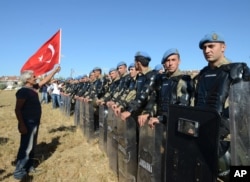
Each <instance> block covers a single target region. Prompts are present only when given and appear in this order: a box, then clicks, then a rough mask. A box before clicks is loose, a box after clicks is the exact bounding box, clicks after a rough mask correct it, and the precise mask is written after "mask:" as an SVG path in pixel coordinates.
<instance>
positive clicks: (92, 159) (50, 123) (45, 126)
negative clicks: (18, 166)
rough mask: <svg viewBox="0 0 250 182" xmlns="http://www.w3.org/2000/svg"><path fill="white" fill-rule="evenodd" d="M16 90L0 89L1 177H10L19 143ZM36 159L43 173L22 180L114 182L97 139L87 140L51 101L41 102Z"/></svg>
mask: <svg viewBox="0 0 250 182" xmlns="http://www.w3.org/2000/svg"><path fill="white" fill-rule="evenodd" d="M15 92H16V91H0V181H6V182H8V181H17V180H15V179H14V178H13V175H12V173H13V171H14V169H15V167H14V166H12V165H11V163H12V161H14V160H15V157H16V154H17V150H18V147H19V137H20V136H19V133H18V130H17V120H16V117H15V114H14V107H15ZM42 108H43V115H42V119H41V125H40V129H39V135H38V146H37V151H36V160H37V163H38V168H41V170H42V173H41V174H39V175H35V176H30V177H27V178H26V179H25V180H23V181H35V182H71V181H74V182H88V181H91V182H99V181H100V182H116V181H118V180H117V177H116V176H115V175H114V173H113V172H112V171H111V170H110V168H109V162H108V158H107V156H106V154H105V153H104V152H103V151H101V150H100V149H99V146H98V141H95V142H91V143H88V142H87V141H86V139H85V138H84V136H83V134H82V132H81V130H80V129H79V128H76V127H75V126H74V121H73V117H72V116H71V117H66V116H64V115H63V114H62V113H61V111H60V110H58V109H54V110H53V109H52V105H51V104H43V105H42Z"/></svg>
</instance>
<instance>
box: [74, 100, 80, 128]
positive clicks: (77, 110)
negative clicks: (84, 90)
mask: <svg viewBox="0 0 250 182" xmlns="http://www.w3.org/2000/svg"><path fill="white" fill-rule="evenodd" d="M74 124H75V126H79V124H80V100H79V99H75V109H74Z"/></svg>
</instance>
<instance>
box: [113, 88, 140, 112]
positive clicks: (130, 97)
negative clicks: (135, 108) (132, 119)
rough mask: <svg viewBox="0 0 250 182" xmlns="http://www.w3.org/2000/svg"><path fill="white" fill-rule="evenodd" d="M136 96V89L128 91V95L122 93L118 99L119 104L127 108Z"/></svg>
mask: <svg viewBox="0 0 250 182" xmlns="http://www.w3.org/2000/svg"><path fill="white" fill-rule="evenodd" d="M135 97H136V90H131V91H130V92H128V93H127V94H126V95H125V94H124V95H122V96H121V98H120V99H119V100H118V101H117V102H118V104H119V105H120V106H121V107H122V108H127V107H128V104H129V103H130V102H131V101H132V100H134V99H135Z"/></svg>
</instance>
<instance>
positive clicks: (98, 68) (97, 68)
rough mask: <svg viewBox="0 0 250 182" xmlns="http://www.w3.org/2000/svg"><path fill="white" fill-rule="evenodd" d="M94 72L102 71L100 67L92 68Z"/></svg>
mask: <svg viewBox="0 0 250 182" xmlns="http://www.w3.org/2000/svg"><path fill="white" fill-rule="evenodd" d="M95 70H102V69H101V68H100V67H94V69H93V71H95Z"/></svg>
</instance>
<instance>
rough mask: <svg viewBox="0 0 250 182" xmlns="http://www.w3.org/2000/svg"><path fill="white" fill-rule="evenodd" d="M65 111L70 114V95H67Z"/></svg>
mask: <svg viewBox="0 0 250 182" xmlns="http://www.w3.org/2000/svg"><path fill="white" fill-rule="evenodd" d="M65 113H66V115H67V116H70V96H68V95H66V96H65Z"/></svg>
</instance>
